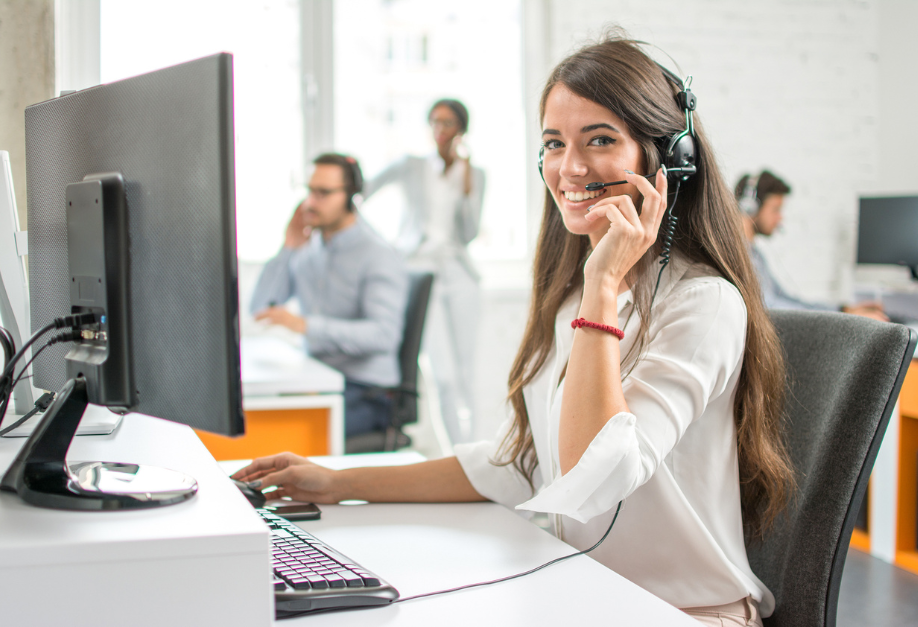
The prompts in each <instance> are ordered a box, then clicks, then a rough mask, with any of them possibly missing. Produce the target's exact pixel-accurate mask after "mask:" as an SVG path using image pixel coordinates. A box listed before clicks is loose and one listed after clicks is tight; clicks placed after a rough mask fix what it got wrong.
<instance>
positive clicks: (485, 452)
mask: <svg viewBox="0 0 918 627" xmlns="http://www.w3.org/2000/svg"><path fill="white" fill-rule="evenodd" d="M512 425H513V421H512V420H509V419H508V420H506V421H505V422H504V423H503V424H502V425H501V427H500V430H499V431H498V437H497V438H496V439H494V440H491V441H482V442H471V443H468V444H457V445H455V446H454V447H453V451H454V453H455V454H456V459H457V460H459V465H460V466H462V470H463V472H464V473H465V476H466V477H468V480H469V482H470V483H471V484H472V487H473V488H475V491H476V492H478V493H479V494H480V495H481V496H483V497H485V498H486V499H488V500H489V501H494V502H495V503H500V504H501V505H504V506H505V507H510V508H513V507H516V506H517V505H519V504H520V503H522V502H523V501H525V500H526V499H528V498H531V497H532V494H533V490H532V488H531V487H530V486H529V483H528V482H527V481H526V479H525V478H524V477H523V475H521V474H520V473H519V472H518V471H517V470H516V468H514V466H513V464H507V465H505V466H501V465H497V464H495V463H494V462H495V460H497V459H498V455H499V452H500V451H499V449H500V444H501V443H502V442H503V441H504V437H505V436H506V435H507V433H508V432H509V431H510V429H511V428H512ZM538 474H539V473H538V472H536V473H535V476H536V477H537V476H538Z"/></svg>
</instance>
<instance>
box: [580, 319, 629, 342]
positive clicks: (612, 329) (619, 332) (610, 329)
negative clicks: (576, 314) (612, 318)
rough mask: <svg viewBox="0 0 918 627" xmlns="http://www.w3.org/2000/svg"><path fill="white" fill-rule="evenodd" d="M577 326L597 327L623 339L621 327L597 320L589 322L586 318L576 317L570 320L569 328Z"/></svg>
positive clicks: (623, 333) (623, 334)
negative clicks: (617, 327)
mask: <svg viewBox="0 0 918 627" xmlns="http://www.w3.org/2000/svg"><path fill="white" fill-rule="evenodd" d="M578 327H589V328H591V329H599V330H600V331H605V332H606V333H611V334H612V335H614V336H615V337H617V338H618V339H620V340H623V339H625V332H624V331H622V330H621V329H616V328H615V327H611V326H609V325H608V324H600V323H598V322H590V321H589V320H587V319H586V318H577V319H576V320H574V321H573V322H571V328H572V329H576V328H578Z"/></svg>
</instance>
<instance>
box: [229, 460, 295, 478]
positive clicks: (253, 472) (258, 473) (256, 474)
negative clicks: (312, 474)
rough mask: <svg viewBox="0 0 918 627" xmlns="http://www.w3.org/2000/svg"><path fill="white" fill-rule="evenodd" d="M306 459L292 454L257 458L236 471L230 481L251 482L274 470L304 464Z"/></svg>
mask: <svg viewBox="0 0 918 627" xmlns="http://www.w3.org/2000/svg"><path fill="white" fill-rule="evenodd" d="M306 461H307V460H306V459H305V458H303V457H300V456H298V455H294V454H293V453H278V454H277V455H269V456H267V457H259V458H258V459H254V460H252V463H250V464H249V465H248V466H246V467H245V468H242V469H240V470H237V471H236V472H234V473H233V474H232V475H231V478H232V479H236V480H238V481H251V480H253V479H258V478H260V477H263V476H265V475H266V474H268V473H270V472H273V471H275V470H280V469H282V468H286V467H288V466H292V465H296V464H304V463H306Z"/></svg>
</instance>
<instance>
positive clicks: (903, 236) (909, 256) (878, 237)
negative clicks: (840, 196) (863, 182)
mask: <svg viewBox="0 0 918 627" xmlns="http://www.w3.org/2000/svg"><path fill="white" fill-rule="evenodd" d="M857 261H858V263H883V264H903V265H908V266H914V265H916V264H918V196H890V197H881V198H861V199H860V214H859V221H858V238H857Z"/></svg>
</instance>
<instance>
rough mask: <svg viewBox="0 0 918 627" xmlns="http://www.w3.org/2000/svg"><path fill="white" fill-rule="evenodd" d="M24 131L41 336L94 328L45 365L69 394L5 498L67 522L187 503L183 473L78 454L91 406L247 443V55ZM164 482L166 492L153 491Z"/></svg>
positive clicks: (92, 92) (190, 487)
mask: <svg viewBox="0 0 918 627" xmlns="http://www.w3.org/2000/svg"><path fill="white" fill-rule="evenodd" d="M25 122H26V177H27V189H28V203H29V214H28V215H29V285H30V289H29V293H30V301H31V307H30V309H31V320H32V330H33V332H34V331H37V330H39V329H41V328H43V327H45V326H46V325H48V324H49V323H51V322H52V321H53V320H54V319H55V318H58V317H60V316H67V315H71V314H92V315H93V316H95V318H94V321H93V323H91V324H89V325H88V326H84V327H83V328H82V329H81V330H80V338H79V340H78V341H75V342H72V343H69V344H59V345H54V346H48V347H47V349H46V350H43V351H41V353H40V354H38V355H37V357H36V358H35V362H34V365H33V376H34V379H33V382H34V384H35V386H36V387H39V388H43V389H48V390H52V391H53V390H60V392H59V394H58V398H57V399H55V401H54V404H53V405H52V406H51V407H50V408H49V409H48V411H47V412H46V414H45V415H44V416H43V418H42V420H41V422H40V424H39V425H38V426H37V427H36V429H35V431H34V433H33V435H32V436H31V438H30V439H29V440H28V442H27V443H26V445H25V446H24V447H23V450H22V452H21V453H20V455H19V456H18V457H17V459H16V461H15V462H14V463H13V465H12V466H11V467H10V469H9V471H8V472H7V474H6V475H5V476H4V477H3V480H2V483H0V487H2V488H3V489H6V490H10V491H15V492H17V493H19V494H20V496H21V497H22V498H23V499H24V500H26V501H28V502H31V503H34V504H37V505H43V506H49V507H58V508H67V509H96V510H98V509H120V508H138V507H154V506H157V505H164V504H170V503H175V502H181V501H182V500H185V499H187V498H190V497H191V496H193V495H194V493H195V490H196V485H195V484H194V481H193V479H190V478H188V477H185V476H184V475H179V473H175V476H172V475H168V473H164V472H160V471H159V470H150V471H149V472H146V473H143V472H142V471H140V470H139V467H137V466H136V465H133V464H113V465H109V466H106V465H105V464H101V465H99V463H97V462H93V464H95V465H91V466H85V465H81V466H80V467H79V468H76V467H73V466H70V467H68V466H67V464H66V463H65V462H64V455H65V454H66V450H67V447H69V443H70V440H71V438H72V437H73V431H74V430H75V429H76V426H77V424H78V422H79V418H80V416H81V415H82V412H83V409H85V406H86V403H87V402H90V403H96V404H99V405H106V406H109V407H110V408H112V409H113V410H114V411H118V412H124V413H126V412H130V411H133V412H139V413H143V414H148V415H151V416H156V417H160V418H165V419H168V420H172V421H176V422H181V423H185V424H188V425H191V426H193V427H197V428H200V429H205V430H208V431H213V432H216V433H222V434H226V435H236V434H240V433H242V432H243V430H244V426H243V413H242V386H241V382H240V366H239V319H238V293H237V292H238V289H237V263H236V227H235V194H234V190H235V187H234V153H233V73H232V56H231V55H229V54H219V55H214V56H210V57H206V58H203V59H199V60H196V61H191V62H189V63H184V64H181V65H177V66H174V67H170V68H166V69H163V70H159V71H156V72H152V73H149V74H144V75H141V76H137V77H134V78H129V79H126V80H123V81H118V82H114V83H110V84H106V85H101V86H98V87H93V88H90V89H86V90H83V91H79V92H75V93H71V94H69V95H63V96H61V97H60V98H55V99H52V100H48V101H46V102H42V103H39V104H36V105H32V106H30V107H28V108H27V109H26V115H25ZM39 346H41V344H40V343H39V344H37V345H36V346H35V349H37V348H38V347H39ZM35 349H33V350H35ZM36 352H37V351H36ZM128 419H129V418H128ZM49 460H50V462H49ZM49 468H50V469H51V470H48V469H49ZM111 474H113V477H110V478H111V479H114V480H113V481H109V480H108V479H106V478H105V475H111ZM140 474H144V476H145V477H147V479H146V480H144V479H141V478H140ZM157 477H158V478H157ZM151 478H152V479H153V480H154V482H160V481H162V482H163V483H162V485H163V487H162V488H161V489H157V488H145V487H140V486H141V485H142V484H143V483H144V481H147V480H150V479H151ZM107 482H108V485H106V483H107ZM132 483H133V484H136V486H137V487H132V486H131V484H132ZM167 484H168V485H167ZM112 485H115V486H120V488H116V489H114V490H113V489H111V486H112ZM119 489H121V491H120V492H119Z"/></svg>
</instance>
